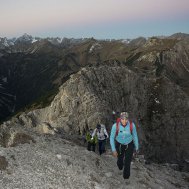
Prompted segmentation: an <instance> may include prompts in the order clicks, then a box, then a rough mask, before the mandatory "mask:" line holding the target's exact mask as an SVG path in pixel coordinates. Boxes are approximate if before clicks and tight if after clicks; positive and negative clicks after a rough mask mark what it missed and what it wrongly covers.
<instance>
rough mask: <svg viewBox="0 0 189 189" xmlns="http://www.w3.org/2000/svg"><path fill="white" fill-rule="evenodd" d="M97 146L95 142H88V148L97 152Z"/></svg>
mask: <svg viewBox="0 0 189 189" xmlns="http://www.w3.org/2000/svg"><path fill="white" fill-rule="evenodd" d="M95 147H96V144H95V143H91V142H88V144H87V150H89V151H93V152H95Z"/></svg>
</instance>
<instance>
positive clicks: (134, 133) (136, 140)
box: [132, 123, 139, 151]
mask: <svg viewBox="0 0 189 189" xmlns="http://www.w3.org/2000/svg"><path fill="white" fill-rule="evenodd" d="M132 135H133V141H134V145H135V150H136V151H138V149H139V144H138V135H137V130H136V126H135V124H134V123H133V131H132Z"/></svg>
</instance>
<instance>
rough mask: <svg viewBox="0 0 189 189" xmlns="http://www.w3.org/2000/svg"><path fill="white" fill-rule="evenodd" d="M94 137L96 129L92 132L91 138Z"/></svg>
mask: <svg viewBox="0 0 189 189" xmlns="http://www.w3.org/2000/svg"><path fill="white" fill-rule="evenodd" d="M95 135H96V129H95V130H94V131H93V134H92V138H94V136H95Z"/></svg>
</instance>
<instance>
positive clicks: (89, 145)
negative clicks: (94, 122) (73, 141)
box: [86, 129, 98, 152]
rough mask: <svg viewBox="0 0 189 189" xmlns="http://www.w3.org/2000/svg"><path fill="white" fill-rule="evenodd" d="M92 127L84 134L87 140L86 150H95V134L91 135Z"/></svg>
mask: <svg viewBox="0 0 189 189" xmlns="http://www.w3.org/2000/svg"><path fill="white" fill-rule="evenodd" d="M92 134H93V129H90V130H89V131H88V132H87V134H86V140H87V150H89V151H93V152H95V148H96V144H97V141H98V139H97V136H94V137H92Z"/></svg>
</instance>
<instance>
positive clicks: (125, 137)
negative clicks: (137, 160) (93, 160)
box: [110, 121, 139, 152]
mask: <svg viewBox="0 0 189 189" xmlns="http://www.w3.org/2000/svg"><path fill="white" fill-rule="evenodd" d="M115 135H116V123H114V124H113V126H112V130H111V134H110V145H111V148H112V152H114V151H116V148H115V140H116V141H117V142H119V143H121V144H129V143H130V142H131V141H133V142H134V145H135V150H138V149H139V144H138V136H137V131H136V126H135V124H134V123H133V130H132V134H131V132H130V122H129V121H128V122H127V125H126V126H125V127H123V126H122V124H121V123H120V124H119V133H118V135H117V136H115Z"/></svg>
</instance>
